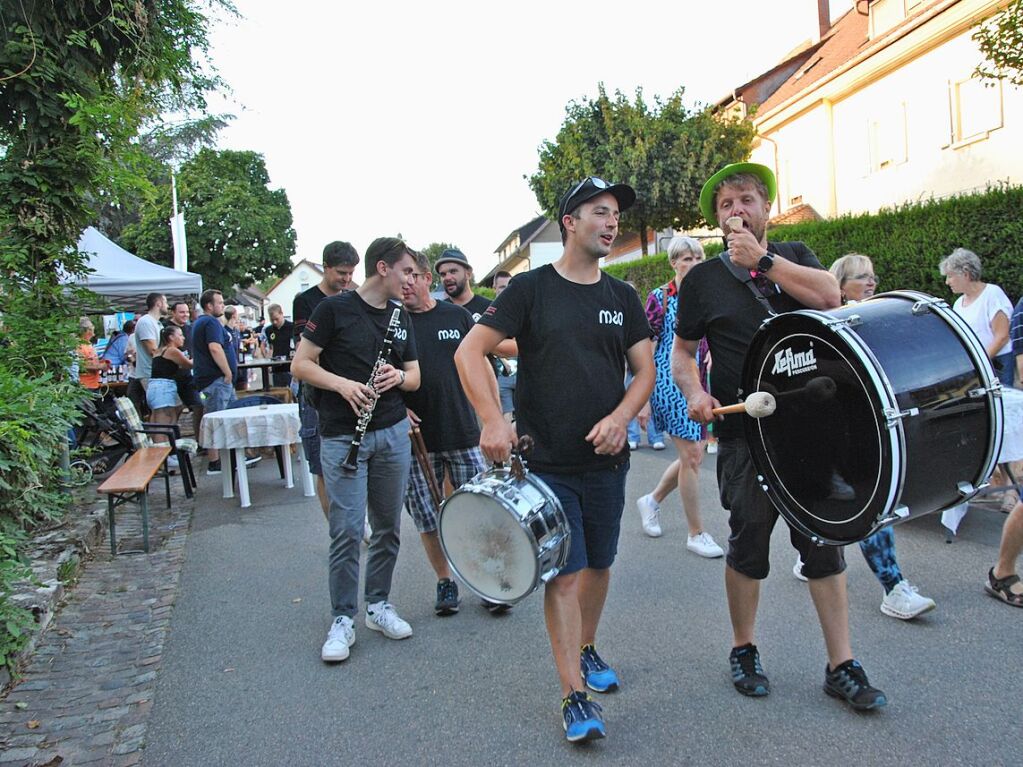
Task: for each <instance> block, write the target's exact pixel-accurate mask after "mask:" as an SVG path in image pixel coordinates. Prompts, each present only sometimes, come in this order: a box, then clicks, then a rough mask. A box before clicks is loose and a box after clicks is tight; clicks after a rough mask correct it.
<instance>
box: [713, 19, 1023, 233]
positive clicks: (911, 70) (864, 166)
mask: <svg viewBox="0 0 1023 767" xmlns="http://www.w3.org/2000/svg"><path fill="white" fill-rule="evenodd" d="M1006 4H1007V3H1006V0H1000V1H998V0H870V1H869V2H868V1H867V0H860V1H859V2H857V3H856V5H855V7H854V8H853V9H852V10H850V11H849V12H848V13H846V14H845V15H843V16H842V17H841V18H839V19H838V20H836V22H835V23H834V25H831V24H830V20H827V21H825V19H828V10H827V5H828V3H827V2H826V0H824V2H818V3H817V6H818V8H817V9H815V8H814V3H813V2H812V0H803V2H802V3H801V5H804V6H805V12H806V13H807V14H813V13H814V11H815V10H817V11H818V13H819V14H820V21H819V29H820V32H821V34H820V36H819V38H818V39H817V40H814V41H810V42H809V43H808V44H807V45H805V46H803V47H802V49H801V50H798V51H797V52H795V53H794V54H792V55H790V56H789V57H788V58H787V59H786V60H785V61H783V62H782V63H781V64H779V65H778V66H776V67H774V68H773V69H772V70H770V71H769V72H765V73H764V74H762V75H760V76H759V77H758V78H756V79H754V80H752V81H750V82H749V83H746V84H745V85H743V86H740V87H739V88H736V89H735V91H734V92H733V94H732V96H730V97H729V98H727V99H725V100H723V101H722V102H720V103H719V104H718V106H719V107H720V108H724V109H738V110H748V109H750V108H751V107H753V106H756V111H755V113H754V117H753V121H754V124H755V125H756V127H757V133H758V135H757V138H756V140H755V141H754V148H753V153H752V156H751V159H752V160H753V161H754V162H760V163H763V164H764V165H767V166H768V167H771V168H774V169H775V173H776V175H777V177H778V200H777V202H776V208H775V210H774V214H775V215H780V214H784V213H785V212H786V211H789V210H791V209H792V208H794V207H796V206H799V205H810V206H812V208H813V209H814V210H815V211H817V212H818V213H819V214H821V215H823V216H826V217H833V216H836V215H842V214H847V213H862V212H874V211H876V210H878V209H879V208H882V207H891V206H894V205H898V204H900V203H904V202H908V201H914V200H922V199H929V198H936V197H945V196H948V195H952V194H957V193H965V192H971V191H982V190H983V189H984V188H985V187H986V186H988V185H990V184H997V183H999V182H1008V183H1011V184H1021V183H1023V151H1020V146H1021V144H1023V90H1021V89H1019V88H1016V87H1013V86H1011V85H1009V84H1002V83H996V84H995V85H993V86H991V85H985V84H984V83H982V82H981V81H979V80H978V79H976V78H975V77H974V76H973V71H974V69H975V68H976V66H977V65H978V64H979V63H980V62H981V61H982V55H981V53H980V50H979V48H978V46H977V44H976V43H975V42H974V41H973V40H972V39H971V35H972V32H973V28H974V27H975V26H976V25H977V24H978V22H980V21H982V20H984V19H987V18H990V17H991V16H992V15H993V14H994V13H996V12H997V11H998V10H999V9H1000V8H1003V7H1004V6H1005V5H1006Z"/></svg>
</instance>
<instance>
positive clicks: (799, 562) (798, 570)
mask: <svg viewBox="0 0 1023 767" xmlns="http://www.w3.org/2000/svg"><path fill="white" fill-rule="evenodd" d="M792 574H793V575H794V576H796V580H800V581H802V582H803V583H806V582H807V581H808V580H810V579H809V578H807V577H806V576H805V575H803V558H802V557H800V556H799V555H798V554H796V563H795V564H794V565H792Z"/></svg>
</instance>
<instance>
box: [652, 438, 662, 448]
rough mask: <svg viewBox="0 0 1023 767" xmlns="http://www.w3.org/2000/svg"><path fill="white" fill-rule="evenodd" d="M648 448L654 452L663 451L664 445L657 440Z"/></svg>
mask: <svg viewBox="0 0 1023 767" xmlns="http://www.w3.org/2000/svg"><path fill="white" fill-rule="evenodd" d="M650 447H652V448H653V449H654V450H664V443H663V442H661V441H660V440H657V441H656V442H655V443H654V444H652V445H651V446H650Z"/></svg>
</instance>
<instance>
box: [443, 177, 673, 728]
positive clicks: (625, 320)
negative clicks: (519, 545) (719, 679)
mask: <svg viewBox="0 0 1023 767" xmlns="http://www.w3.org/2000/svg"><path fill="white" fill-rule="evenodd" d="M635 199H636V193H635V192H634V191H633V190H632V188H631V187H629V186H626V185H624V184H614V185H611V184H608V183H607V182H606V181H604V180H603V179H599V178H595V177H590V178H587V179H584V180H583V181H581V182H579V183H578V184H576V185H575V186H574V187H573V188H572V189H571V190H569V191H568V192H567V193H566V194H565V195H564V196H563V197H562V198H561V205H560V207H559V211H558V212H559V215H560V220H559V224H560V226H561V237H562V242H563V243H564V246H565V249H564V253H563V254H562V256H561V258H560V259H558V260H557V261H555V262H554V263H553V264H550V265H547V266H543V267H540V268H539V269H534V270H532V271H529V272H526V273H524V274H520V275H518V276H516V277H515V278H513V279H512V281H511V283H509V285H508V287H507V288H506V289H505V290H504V291H503V292H502V293H501V295H500V296H498V297H497V300H496V301H495V302H494V303H493V304H492V305H491V306H490V307H489V308H488V309H487V310H486V311H485V312H484V314H483V316H482V317H480V319H479V322H478V323H477V324H476V326H475V327H474V328H473V329H472V331H470V333H469V335H468V336H467V337H466V339H465V340H464V341H463V342H462V344H461V346H459V348H458V351H457V352H456V354H455V363H456V364H457V366H458V372H459V376H460V377H461V379H462V386H463V387H464V388H465V391H466V394H468V396H469V400H470V401H471V402H472V404H473V406H474V407H475V409H476V412H477V414H478V415H479V417H480V419H481V421H482V424H483V430H482V433H481V437H480V448H481V449H482V450H483V454H484V456H485V457H486V458H487V459H488V460H490V461H507V460H508V459H509V455H510V450H511V447H512V446H513V445H514V444H515V443H516V441H517V439H518V436H519V435H528V436H530V437H532V439H533V442H534V447H533V449H532V452H531V454H530V455H529V456H528V463H529V468H530V469H531V470H532V472H533V474H534V476H537V477H539V478H540V479H542V480H543V481H544V482H546V483H547V485H549V486H550V488H551V489H552V490H553V491H554V493H555V494H556V495H557V496H558V499H559V500H560V501H561V504H562V506H563V507H564V510H565V515H566V517H567V519H568V523H569V529H570V530H571V548H570V551H569V555H568V562H567V564H566V565H565V567H564V568H562V570H561V572H560V573H559V575H558V576H557V577H555V578H553V579H552V580H551V581H550V582H548V583H547V586H546V590H545V593H544V616H545V618H546V622H547V633H548V635H549V636H550V641H551V649H552V651H553V654H554V664H555V666H556V667H557V672H558V678H559V680H560V682H561V691H562V702H561V708H562V718H563V720H564V726H565V735H566V737H567V738H568V740H570V741H573V742H576V741H583V740H590V739H593V738H602V737H604V735H605V727H604V722H603V719H602V717H601V714H600V711H601V707H600V706H599V705H597V704H596V703H595V702H593V701H592V700H591V699H590V697H589V696H588V695H587V694H586V693H585V692H583V691H582V690H581V689H579V688H580V687H582V684H583V683H585V684H586V686H587V687H589V688H590V689H591V690H594V691H596V692H611V691H613V690H616V689H618V685H619V680H618V676H617V674H616V673H615V672H614V670H613V669H612V668H611V667H610V666H609V665H608V664H607V663H605V662H604V661H603V659H601V657H600V656H599V655H598V654H597V651H596V649H595V646H594V645H595V641H596V634H597V625H598V623H599V621H600V615H601V612H602V610H603V607H604V600H605V598H606V597H607V590H608V585H609V583H610V567H611V563H612V562H613V561H614V557H615V553H616V551H617V545H618V532H619V527H620V522H621V516H622V508H623V507H624V504H625V476H626V473H627V472H628V470H629V451H628V447H627V446H626V427H627V426H628V423H629V421H631V420H632V419H633V418H634V417H635V416H636V414H637V413H638V412H639V410H640V408H642V407H643V404H644V403H645V402H646V401H647V400H648V399H649V397H650V392H651V390H652V389H653V385H654V365H653V351H652V348H651V344H650V337H651V332H650V326H649V324H648V323H647V321H646V316H645V314H644V312H643V306H642V305H641V304H640V302H639V297H638V296H637V295H636V292H635V291H634V290H633V289H632V288H630V287H629V286H628V285H626V284H625V283H624V282H621V281H620V280H617V279H614V278H612V277H610V276H609V275H607V274H604V273H602V272H601V271H600V259H601V258H602V257H604V256H606V255H608V253H610V252H611V246H612V244H613V243H614V240H615V237H616V236H617V234H618V219H619V216H620V214H621V211H623V210H625V209H627V208H628V207H629V206H630V205H632V203H633V202H635ZM506 338H515V339H516V341H517V342H518V351H519V366H518V382H517V387H518V390H517V392H516V397H517V398H516V418H517V420H516V422H515V423H514V424H511V423H508V422H507V421H506V420H505V419H504V417H503V415H502V413H501V400H500V397H499V394H498V388H497V385H496V382H495V380H494V375H493V372H492V368H491V366H490V363H489V362H488V361H487V358H486V355H487V354H488V353H491V352H493V351H494V350H495V349H496V347H497V346H498V344H499V343H500V342H501V341H503V340H504V339H506ZM626 358H628V362H629V365H630V367H631V368H632V370H633V371H634V373H635V378H634V380H633V382H632V384H631V385H630V386H629V387H628V389H626V388H625V386H624V383H623V381H624V379H625V360H626ZM582 381H585V382H586V393H585V396H580V392H579V383H580V382H582Z"/></svg>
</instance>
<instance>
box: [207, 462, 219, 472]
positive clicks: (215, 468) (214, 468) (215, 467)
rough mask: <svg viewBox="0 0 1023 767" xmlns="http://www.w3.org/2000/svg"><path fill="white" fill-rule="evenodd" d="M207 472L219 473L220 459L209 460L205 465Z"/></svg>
mask: <svg viewBox="0 0 1023 767" xmlns="http://www.w3.org/2000/svg"><path fill="white" fill-rule="evenodd" d="M206 473H207V474H219V473H220V461H210V462H209V464H208V465H207V466H206Z"/></svg>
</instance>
